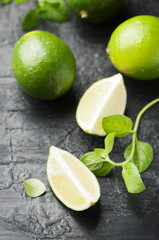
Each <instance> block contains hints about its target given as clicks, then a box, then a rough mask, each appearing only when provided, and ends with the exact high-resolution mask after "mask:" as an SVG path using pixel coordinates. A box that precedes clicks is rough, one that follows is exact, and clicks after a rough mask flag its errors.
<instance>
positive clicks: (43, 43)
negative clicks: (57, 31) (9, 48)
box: [12, 31, 76, 100]
mask: <svg viewBox="0 0 159 240" xmlns="http://www.w3.org/2000/svg"><path fill="white" fill-rule="evenodd" d="M12 68H13V72H14V75H15V77H16V79H17V81H18V83H19V85H20V86H21V87H22V89H23V90H24V91H25V92H26V93H28V94H29V95H31V96H32V97H35V98H39V99H44V100H51V99H54V98H57V97H59V96H61V95H63V94H64V93H65V92H66V91H68V89H69V88H70V87H71V86H72V83H73V81H74V78H75V73H76V64H75V59H74V56H73V54H72V52H71V50H70V49H69V47H68V46H67V45H66V44H65V43H64V42H63V41H62V40H61V39H59V38H58V37H56V36H55V35H53V34H51V33H48V32H44V31H33V32H29V33H27V34H25V35H24V36H22V37H21V38H20V39H19V41H18V42H17V43H16V44H15V46H14V49H13V53H12Z"/></svg>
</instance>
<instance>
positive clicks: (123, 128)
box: [102, 114, 133, 137]
mask: <svg viewBox="0 0 159 240" xmlns="http://www.w3.org/2000/svg"><path fill="white" fill-rule="evenodd" d="M132 125H133V124H132V121H131V119H130V118H128V117H126V116H124V115H120V114H116V115H111V116H108V117H105V118H103V121H102V126H103V129H104V131H105V132H106V133H107V134H108V133H115V136H116V137H125V136H126V135H128V134H129V133H130V131H131V129H132Z"/></svg>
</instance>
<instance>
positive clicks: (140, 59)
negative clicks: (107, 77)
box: [107, 15, 159, 80]
mask: <svg viewBox="0 0 159 240" xmlns="http://www.w3.org/2000/svg"><path fill="white" fill-rule="evenodd" d="M107 53H108V55H109V58H110V60H111V61H112V63H113V64H114V66H115V67H116V68H117V69H118V70H119V71H120V72H122V73H124V74H125V75H127V76H130V77H132V78H135V79H141V80H150V79H155V78H158V77H159V18H158V17H154V16H146V15H142V16H136V17H133V18H130V19H128V20H127V21H125V22H123V23H122V24H120V25H119V26H118V27H117V28H116V29H115V31H114V32H113V33H112V35H111V38H110V40H109V43H108V47H107Z"/></svg>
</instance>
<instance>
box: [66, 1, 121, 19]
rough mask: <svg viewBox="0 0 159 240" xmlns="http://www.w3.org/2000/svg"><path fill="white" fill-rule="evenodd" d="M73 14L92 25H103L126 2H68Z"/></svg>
mask: <svg viewBox="0 0 159 240" xmlns="http://www.w3.org/2000/svg"><path fill="white" fill-rule="evenodd" d="M67 2H68V5H69V7H70V9H71V10H72V12H73V13H74V14H75V15H77V16H79V17H80V18H82V19H84V20H86V21H88V22H91V23H103V22H106V21H108V20H109V19H111V18H112V17H114V15H115V14H116V13H117V12H118V11H119V10H120V8H121V6H122V5H123V3H124V0H67Z"/></svg>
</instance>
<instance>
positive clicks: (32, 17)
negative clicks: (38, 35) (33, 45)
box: [22, 9, 38, 30]
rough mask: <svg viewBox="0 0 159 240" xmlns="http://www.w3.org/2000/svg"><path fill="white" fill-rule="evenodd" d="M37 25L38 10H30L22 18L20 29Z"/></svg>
mask: <svg viewBox="0 0 159 240" xmlns="http://www.w3.org/2000/svg"><path fill="white" fill-rule="evenodd" d="M37 25H38V11H37V10H34V9H32V10H30V11H29V12H28V13H27V14H26V15H25V16H24V18H23V20H22V29H23V30H28V29H30V28H34V27H36V26H37Z"/></svg>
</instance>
